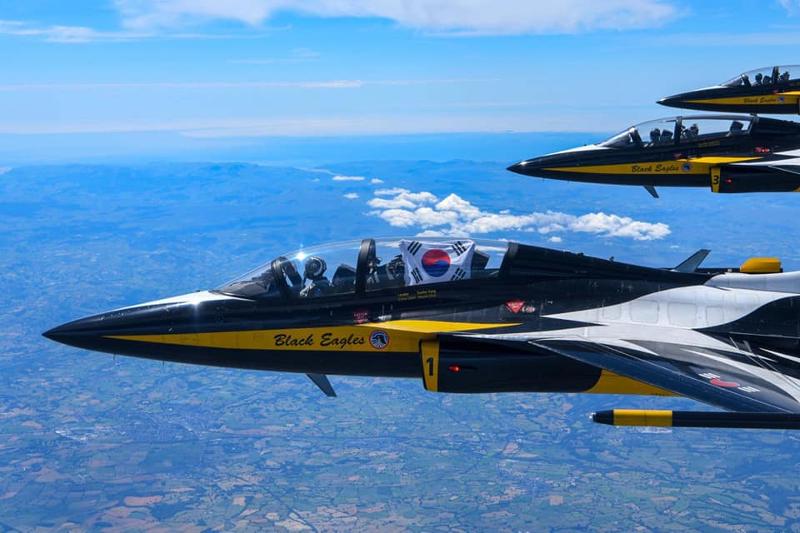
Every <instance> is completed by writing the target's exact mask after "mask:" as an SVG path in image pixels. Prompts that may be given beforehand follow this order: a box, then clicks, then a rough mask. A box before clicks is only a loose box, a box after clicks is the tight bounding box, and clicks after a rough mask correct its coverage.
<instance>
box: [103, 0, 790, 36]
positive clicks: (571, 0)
mask: <svg viewBox="0 0 800 533" xmlns="http://www.w3.org/2000/svg"><path fill="white" fill-rule="evenodd" d="M783 1H786V0H783ZM115 4H116V6H117V9H118V10H119V12H120V14H121V15H122V17H123V22H124V24H125V26H126V27H127V28H130V29H133V30H143V29H152V28H170V27H176V26H184V25H187V24H196V23H202V22H205V21H208V20H214V19H225V20H234V21H238V22H242V23H245V24H248V25H252V26H256V25H259V24H262V23H263V22H265V21H266V20H268V19H270V18H271V17H273V16H274V15H276V14H277V13H281V12H292V13H298V14H302V15H306V16H315V17H376V18H383V19H388V20H391V21H394V22H395V23H397V24H399V25H400V26H404V27H408V28H414V29H419V30H423V31H427V32H431V33H441V34H455V35H510V34H551V33H577V32H583V31H593V30H603V29H611V30H620V29H628V28H649V27H654V26H660V25H662V24H664V23H665V22H666V21H669V20H672V19H674V18H675V17H676V16H677V15H678V10H677V9H676V8H675V7H674V6H673V5H672V3H671V2H670V1H669V0H604V1H602V2H598V1H597V0H561V1H559V2H532V1H529V2H519V1H518V0H495V1H494V2H481V1H476V0H438V1H436V2H431V1H430V0H226V1H225V2H220V1H217V0H115Z"/></svg>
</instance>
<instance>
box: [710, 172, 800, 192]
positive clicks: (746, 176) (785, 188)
mask: <svg viewBox="0 0 800 533" xmlns="http://www.w3.org/2000/svg"><path fill="white" fill-rule="evenodd" d="M798 189H800V174H796V173H794V172H788V171H785V170H781V169H780V168H773V169H769V170H768V167H762V168H760V169H759V168H758V167H734V166H728V167H714V168H712V169H711V190H712V192H717V193H739V192H792V191H797V190H798Z"/></svg>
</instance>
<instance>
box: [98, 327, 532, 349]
mask: <svg viewBox="0 0 800 533" xmlns="http://www.w3.org/2000/svg"><path fill="white" fill-rule="evenodd" d="M517 325H519V324H511V323H499V324H485V323H471V322H445V321H438V320H393V321H388V322H378V323H367V324H357V325H352V326H329V327H313V328H285V329H261V330H245V331H213V332H206V333H164V334H155V335H108V336H107V338H109V339H118V340H126V341H136V342H149V343H154V344H171V345H179V346H195V347H202V348H225V349H233V350H279V351H315V352H317V351H348V352H418V351H419V343H420V341H422V340H429V339H433V338H435V337H436V334H437V333H446V332H453V331H474V330H481V329H491V328H501V327H511V326H517ZM379 332H383V333H384V334H385V337H383V338H385V339H386V340H387V341H388V342H387V343H386V344H385V345H383V342H382V338H381V336H380V335H375V334H376V333H379ZM373 335H374V336H373Z"/></svg>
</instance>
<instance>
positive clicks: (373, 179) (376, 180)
mask: <svg viewBox="0 0 800 533" xmlns="http://www.w3.org/2000/svg"><path fill="white" fill-rule="evenodd" d="M369 182H370V183H371V184H373V185H380V184H381V183H383V180H382V179H380V178H372V179H371V180H369Z"/></svg>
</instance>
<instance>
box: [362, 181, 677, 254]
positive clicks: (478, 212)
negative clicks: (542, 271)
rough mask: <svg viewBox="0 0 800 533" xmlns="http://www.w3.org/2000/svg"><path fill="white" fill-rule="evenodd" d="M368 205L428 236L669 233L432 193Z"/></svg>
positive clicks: (619, 220)
mask: <svg viewBox="0 0 800 533" xmlns="http://www.w3.org/2000/svg"><path fill="white" fill-rule="evenodd" d="M375 194H376V196H375V197H374V198H372V199H371V200H369V201H368V202H367V205H369V206H370V207H372V208H373V209H374V211H372V212H371V213H370V214H372V215H374V216H378V217H380V218H382V219H383V220H385V221H386V222H388V223H389V224H390V225H392V226H394V227H398V228H409V227H419V228H421V229H422V230H424V231H423V233H425V232H428V231H430V232H436V233H437V234H442V233H444V234H448V235H471V234H484V233H493V232H498V231H527V232H538V233H540V234H543V235H550V237H549V239H548V240H549V241H550V242H554V243H558V242H561V237H560V236H558V235H551V234H554V233H569V232H572V233H591V234H595V235H600V236H603V237H623V238H629V239H634V240H637V241H649V240H656V239H663V238H664V237H666V236H667V235H669V234H670V229H669V226H668V225H666V224H664V223H662V222H655V223H652V222H643V221H640V220H634V219H632V218H630V217H625V216H620V215H615V214H606V213H587V214H584V215H580V216H576V215H572V214H569V213H562V212H557V211H546V212H532V213H527V214H522V215H515V214H512V213H511V212H509V211H508V210H503V211H500V212H490V211H483V210H482V209H480V208H479V207H477V206H475V205H473V204H472V203H471V202H469V201H468V200H465V199H464V198H462V197H460V196H458V195H457V194H450V195H448V196H447V197H446V198H445V199H444V200H441V201H439V200H438V198H437V197H436V196H435V195H433V194H431V193H429V192H425V191H423V192H411V191H409V190H408V189H400V188H395V189H381V190H379V191H375Z"/></svg>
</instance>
